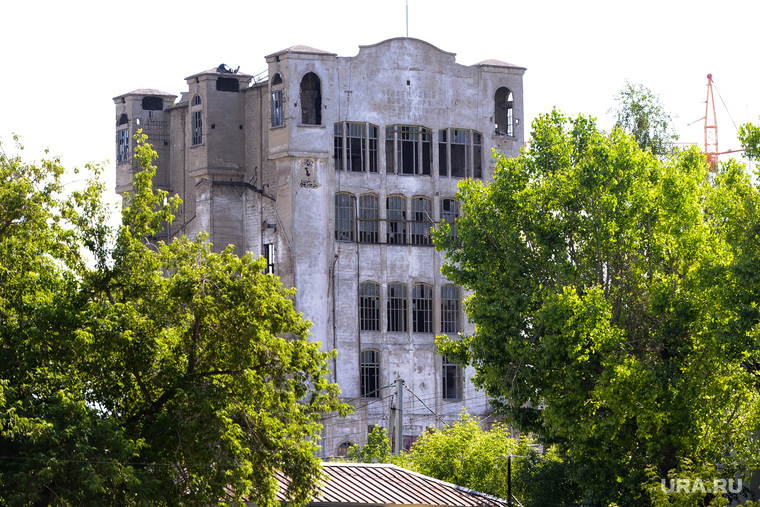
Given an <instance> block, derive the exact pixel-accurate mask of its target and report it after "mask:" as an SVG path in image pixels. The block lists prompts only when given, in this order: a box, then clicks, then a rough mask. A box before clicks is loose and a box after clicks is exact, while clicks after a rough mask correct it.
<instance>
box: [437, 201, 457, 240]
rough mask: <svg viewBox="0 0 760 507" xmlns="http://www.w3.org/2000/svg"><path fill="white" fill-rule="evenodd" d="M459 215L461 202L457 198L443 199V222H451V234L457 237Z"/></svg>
mask: <svg viewBox="0 0 760 507" xmlns="http://www.w3.org/2000/svg"><path fill="white" fill-rule="evenodd" d="M457 217H459V203H458V202H457V201H456V200H455V199H441V222H446V223H447V224H449V229H450V231H451V233H450V234H451V236H452V237H456V235H457V228H456V227H457V226H456V223H455V221H456V219H457Z"/></svg>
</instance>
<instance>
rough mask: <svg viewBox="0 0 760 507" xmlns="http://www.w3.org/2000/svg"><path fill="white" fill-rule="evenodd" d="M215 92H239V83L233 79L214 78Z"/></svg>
mask: <svg viewBox="0 0 760 507" xmlns="http://www.w3.org/2000/svg"><path fill="white" fill-rule="evenodd" d="M216 91H218V92H239V91H240V81H238V80H237V79H236V78H234V77H218V78H216Z"/></svg>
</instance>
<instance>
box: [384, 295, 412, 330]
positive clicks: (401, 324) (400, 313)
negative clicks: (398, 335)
mask: <svg viewBox="0 0 760 507" xmlns="http://www.w3.org/2000/svg"><path fill="white" fill-rule="evenodd" d="M406 312H407V303H406V285H404V284H403V283H391V284H389V285H388V312H387V314H388V331H403V332H406V329H407V319H406Z"/></svg>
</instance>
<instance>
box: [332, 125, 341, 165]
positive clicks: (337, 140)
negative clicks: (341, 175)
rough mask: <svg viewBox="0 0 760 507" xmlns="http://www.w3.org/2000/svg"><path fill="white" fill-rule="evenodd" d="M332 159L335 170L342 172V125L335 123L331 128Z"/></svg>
mask: <svg viewBox="0 0 760 507" xmlns="http://www.w3.org/2000/svg"><path fill="white" fill-rule="evenodd" d="M333 159H334V160H335V170H336V171H342V170H343V124H342V123H336V124H335V125H334V126H333Z"/></svg>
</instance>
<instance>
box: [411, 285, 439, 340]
mask: <svg viewBox="0 0 760 507" xmlns="http://www.w3.org/2000/svg"><path fill="white" fill-rule="evenodd" d="M433 331H434V330H433V286H432V285H430V284H427V283H418V284H415V285H414V286H413V287H412V332H414V333H432V332H433Z"/></svg>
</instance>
